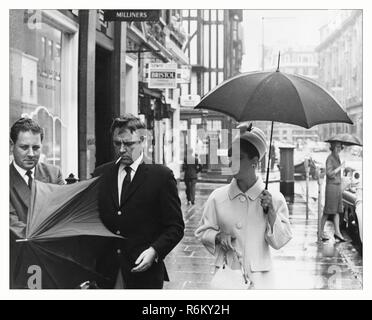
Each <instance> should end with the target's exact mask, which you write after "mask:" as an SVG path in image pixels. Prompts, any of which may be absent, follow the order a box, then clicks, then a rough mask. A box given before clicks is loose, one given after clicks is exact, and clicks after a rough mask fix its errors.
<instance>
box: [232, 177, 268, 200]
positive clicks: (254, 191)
mask: <svg viewBox="0 0 372 320" xmlns="http://www.w3.org/2000/svg"><path fill="white" fill-rule="evenodd" d="M263 190H265V185H264V183H263V181H262V178H261V177H258V178H257V181H256V183H255V184H254V185H253V186H252V187H251V188H250V189H249V190H248V191H247V192H246V193H244V192H243V191H241V190H240V189H239V186H238V183H237V181H236V179H235V178H234V179H233V180H232V181H231V183H230V185H229V190H228V193H229V198H230V200H233V199H235V198H236V197H237V196H239V195H243V194H245V195H246V196H247V197H248V198H249V199H251V200H252V201H254V200H256V199H257V198H258V197H259V196H260V194H261V193H262V191H263Z"/></svg>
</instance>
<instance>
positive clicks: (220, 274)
mask: <svg viewBox="0 0 372 320" xmlns="http://www.w3.org/2000/svg"><path fill="white" fill-rule="evenodd" d="M234 252H235V253H236V251H235V250H234ZM239 263H240V269H237V270H233V269H231V268H230V267H229V266H228V265H227V259H226V254H225V257H224V262H223V265H222V267H221V268H219V269H218V270H217V271H216V273H215V274H214V276H213V278H212V281H211V283H210V287H211V289H225V290H234V289H235V290H248V289H252V288H253V283H252V281H251V280H250V279H249V278H248V277H247V276H246V273H245V271H244V266H243V264H242V262H241V260H240V259H239Z"/></svg>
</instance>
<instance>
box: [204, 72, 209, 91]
mask: <svg viewBox="0 0 372 320" xmlns="http://www.w3.org/2000/svg"><path fill="white" fill-rule="evenodd" d="M209 90H210V87H209V72H204V94H206V93H207V92H209Z"/></svg>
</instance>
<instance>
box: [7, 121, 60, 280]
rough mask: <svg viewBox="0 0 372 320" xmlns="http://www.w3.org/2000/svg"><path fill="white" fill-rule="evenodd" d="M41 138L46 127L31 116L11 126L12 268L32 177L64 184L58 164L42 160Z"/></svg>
mask: <svg viewBox="0 0 372 320" xmlns="http://www.w3.org/2000/svg"><path fill="white" fill-rule="evenodd" d="M42 141H43V129H42V128H41V127H40V126H39V125H38V124H37V123H36V122H35V121H34V120H32V119H28V118H21V119H19V120H18V121H16V122H15V123H14V124H13V126H12V128H11V130H10V149H11V152H12V155H13V161H12V163H11V164H10V166H9V196H10V208H9V218H10V226H11V230H12V232H11V233H10V237H11V242H10V243H11V247H10V255H11V269H10V270H11V272H12V261H14V258H15V257H16V255H17V253H16V250H15V247H14V246H13V245H12V244H13V241H15V239H17V238H23V237H24V236H25V228H26V223H27V213H28V207H29V205H30V200H31V185H32V181H33V180H34V179H36V180H39V181H42V182H46V183H54V184H63V180H62V174H61V171H60V169H59V168H57V167H55V166H52V165H48V164H44V163H39V159H40V154H41V147H42ZM11 287H12V276H11Z"/></svg>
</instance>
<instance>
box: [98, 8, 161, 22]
mask: <svg viewBox="0 0 372 320" xmlns="http://www.w3.org/2000/svg"><path fill="white" fill-rule="evenodd" d="M159 19H160V10H105V11H104V20H105V21H128V22H132V21H153V22H156V21H159Z"/></svg>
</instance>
